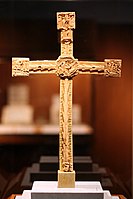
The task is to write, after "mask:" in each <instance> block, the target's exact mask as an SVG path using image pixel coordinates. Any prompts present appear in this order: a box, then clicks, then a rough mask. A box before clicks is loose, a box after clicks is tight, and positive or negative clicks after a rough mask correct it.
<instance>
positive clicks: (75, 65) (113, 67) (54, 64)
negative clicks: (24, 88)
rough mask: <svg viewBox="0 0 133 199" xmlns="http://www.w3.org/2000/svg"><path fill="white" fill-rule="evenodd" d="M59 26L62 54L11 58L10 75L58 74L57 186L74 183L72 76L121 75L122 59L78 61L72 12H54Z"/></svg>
mask: <svg viewBox="0 0 133 199" xmlns="http://www.w3.org/2000/svg"><path fill="white" fill-rule="evenodd" d="M57 29H58V30H60V41H61V54H60V56H59V57H58V59H57V60H52V61H48V60H43V61H30V60H29V58H13V59H12V76H28V75H29V74H39V73H41V74H43V73H44V74H47V73H48V74H56V75H57V76H58V77H59V78H60V116H59V117H60V133H59V137H60V138H59V139H60V142H59V162H60V166H59V171H58V187H62V188H63V187H69V188H70V187H75V171H74V170H73V143H72V79H73V77H75V76H76V75H78V74H98V75H105V76H106V77H120V76H121V60H120V59H105V60H104V62H95V61H78V59H75V58H74V57H73V29H75V13H74V12H58V13H57Z"/></svg>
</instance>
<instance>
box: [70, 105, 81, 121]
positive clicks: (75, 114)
mask: <svg viewBox="0 0 133 199" xmlns="http://www.w3.org/2000/svg"><path fill="white" fill-rule="evenodd" d="M81 118H82V117H81V106H80V105H79V104H73V106H72V121H73V124H81V123H82V119H81Z"/></svg>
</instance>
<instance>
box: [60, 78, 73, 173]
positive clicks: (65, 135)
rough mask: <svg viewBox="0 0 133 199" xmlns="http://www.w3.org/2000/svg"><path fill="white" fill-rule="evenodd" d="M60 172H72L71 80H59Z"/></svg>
mask: <svg viewBox="0 0 133 199" xmlns="http://www.w3.org/2000/svg"><path fill="white" fill-rule="evenodd" d="M60 170H61V171H64V172H68V171H73V162H72V80H68V79H65V80H62V79H61V80H60Z"/></svg>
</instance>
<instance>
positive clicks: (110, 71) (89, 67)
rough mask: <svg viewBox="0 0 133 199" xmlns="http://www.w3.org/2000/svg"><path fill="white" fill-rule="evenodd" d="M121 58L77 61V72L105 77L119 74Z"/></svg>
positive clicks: (118, 75)
mask: <svg viewBox="0 0 133 199" xmlns="http://www.w3.org/2000/svg"><path fill="white" fill-rule="evenodd" d="M121 62H122V61H121V60H120V59H105V60H104V62H95V61H92V62H91V61H78V67H79V68H78V72H79V74H99V75H105V76H107V77H109V76H110V77H120V76H121Z"/></svg>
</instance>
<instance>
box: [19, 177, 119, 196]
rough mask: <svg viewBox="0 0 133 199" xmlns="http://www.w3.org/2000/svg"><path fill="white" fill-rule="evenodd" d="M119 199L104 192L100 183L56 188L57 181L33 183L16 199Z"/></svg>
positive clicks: (81, 183) (77, 183) (85, 183)
mask: <svg viewBox="0 0 133 199" xmlns="http://www.w3.org/2000/svg"><path fill="white" fill-rule="evenodd" d="M81 198H84V199H119V197H117V196H115V197H113V196H111V194H110V192H109V191H104V190H103V189H102V187H101V184H100V182H79V181H77V182H75V188H58V183H57V181H35V182H34V183H33V186H32V189H31V190H25V191H24V192H23V194H22V195H21V196H16V199H81Z"/></svg>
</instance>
